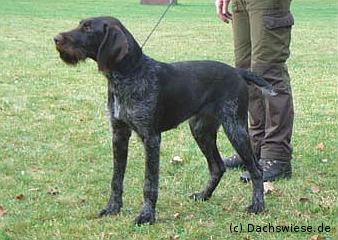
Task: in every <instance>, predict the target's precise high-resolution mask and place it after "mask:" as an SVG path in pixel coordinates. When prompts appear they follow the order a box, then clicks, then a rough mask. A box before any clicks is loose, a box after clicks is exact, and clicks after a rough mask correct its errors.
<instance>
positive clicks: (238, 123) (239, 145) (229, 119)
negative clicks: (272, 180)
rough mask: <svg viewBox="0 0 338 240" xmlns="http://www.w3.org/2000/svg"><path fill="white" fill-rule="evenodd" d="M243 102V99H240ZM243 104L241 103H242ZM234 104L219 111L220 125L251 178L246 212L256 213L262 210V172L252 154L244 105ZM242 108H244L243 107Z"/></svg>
mask: <svg viewBox="0 0 338 240" xmlns="http://www.w3.org/2000/svg"><path fill="white" fill-rule="evenodd" d="M242 100H243V99H242ZM242 104H243V102H242ZM242 104H241V103H239V104H238V105H237V104H234V103H233V102H232V103H231V102H228V103H227V104H226V105H225V106H224V108H223V110H222V111H221V116H220V117H221V118H222V119H223V120H222V125H223V127H224V130H225V133H226V135H227V136H228V138H229V141H230V142H231V144H232V146H233V147H234V149H235V150H236V151H237V153H238V155H239V156H240V157H241V158H242V159H243V161H244V164H245V166H246V168H247V170H248V171H249V173H250V175H251V178H252V185H253V194H252V204H251V205H250V206H249V207H248V208H247V210H248V212H253V213H258V212H261V211H263V209H264V194H263V191H264V188H263V172H262V169H261V167H260V166H259V164H258V161H257V159H256V156H255V154H254V153H253V150H252V147H251V143H250V137H249V132H248V116H247V110H246V107H245V106H247V105H246V104H244V105H242ZM243 106H244V107H243Z"/></svg>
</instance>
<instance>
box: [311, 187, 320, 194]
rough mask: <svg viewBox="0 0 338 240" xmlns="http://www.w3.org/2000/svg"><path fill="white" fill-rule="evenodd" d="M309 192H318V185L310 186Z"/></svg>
mask: <svg viewBox="0 0 338 240" xmlns="http://www.w3.org/2000/svg"><path fill="white" fill-rule="evenodd" d="M311 192H312V193H319V192H320V188H319V187H318V186H312V187H311Z"/></svg>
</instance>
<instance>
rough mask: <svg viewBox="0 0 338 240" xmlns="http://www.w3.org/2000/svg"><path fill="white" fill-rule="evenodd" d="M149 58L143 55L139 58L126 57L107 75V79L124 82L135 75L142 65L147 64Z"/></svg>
mask: <svg viewBox="0 0 338 240" xmlns="http://www.w3.org/2000/svg"><path fill="white" fill-rule="evenodd" d="M146 59H147V56H145V55H143V54H141V56H139V57H138V58H135V57H132V58H130V57H129V56H126V57H125V58H123V59H122V61H121V62H120V63H119V64H117V65H116V67H115V68H114V70H112V71H110V72H108V73H106V74H105V75H106V77H107V78H108V79H110V80H122V79H126V78H130V77H131V76H133V75H135V74H136V73H137V72H138V71H139V69H140V68H141V67H142V65H144V64H145V62H146Z"/></svg>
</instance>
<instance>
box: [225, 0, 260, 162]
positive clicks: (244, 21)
mask: <svg viewBox="0 0 338 240" xmlns="http://www.w3.org/2000/svg"><path fill="white" fill-rule="evenodd" d="M232 13H233V14H232V15H233V20H232V23H233V35H234V47H235V66H236V67H238V68H244V69H250V67H251V48H252V46H251V35H250V32H251V31H250V21H249V13H248V12H247V10H246V2H245V1H244V0H234V1H233V2H232ZM249 96H250V98H249V99H250V100H249V113H250V114H249V119H250V129H249V134H250V140H251V145H252V147H253V150H254V153H255V155H256V157H257V158H258V159H259V158H260V145H261V141H262V140H263V138H264V134H265V103H264V99H263V98H262V97H261V93H260V90H259V89H257V88H256V87H255V86H249ZM224 163H225V165H226V166H227V167H228V168H235V167H242V166H243V165H244V163H243V161H242V159H241V158H240V156H239V155H237V154H235V155H233V156H231V157H228V158H225V159H224Z"/></svg>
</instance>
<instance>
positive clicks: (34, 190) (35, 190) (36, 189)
mask: <svg viewBox="0 0 338 240" xmlns="http://www.w3.org/2000/svg"><path fill="white" fill-rule="evenodd" d="M28 191H29V192H37V191H39V189H38V188H30V189H28Z"/></svg>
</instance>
